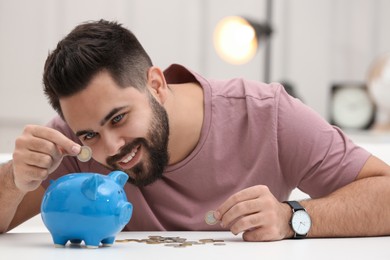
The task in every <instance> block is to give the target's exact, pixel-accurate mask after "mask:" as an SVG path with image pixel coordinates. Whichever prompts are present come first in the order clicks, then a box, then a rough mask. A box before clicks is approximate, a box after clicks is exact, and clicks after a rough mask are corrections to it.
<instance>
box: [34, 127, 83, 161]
mask: <svg viewBox="0 0 390 260" xmlns="http://www.w3.org/2000/svg"><path fill="white" fill-rule="evenodd" d="M26 131H31V134H32V135H33V136H34V137H37V138H41V139H45V140H48V141H50V142H51V143H53V144H56V145H57V147H58V148H59V151H60V152H61V155H77V154H79V153H80V149H81V147H80V145H79V144H77V143H75V142H74V141H72V140H71V139H69V138H68V137H66V136H65V135H63V134H62V133H60V132H59V131H57V130H55V129H52V128H48V127H45V126H27V127H26ZM52 153H53V151H52Z"/></svg>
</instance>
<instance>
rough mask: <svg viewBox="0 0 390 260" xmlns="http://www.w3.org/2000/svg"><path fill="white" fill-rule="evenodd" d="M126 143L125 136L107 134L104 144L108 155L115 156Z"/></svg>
mask: <svg viewBox="0 0 390 260" xmlns="http://www.w3.org/2000/svg"><path fill="white" fill-rule="evenodd" d="M124 145H125V141H124V138H121V137H119V136H116V135H115V134H106V135H105V136H104V146H105V149H104V150H105V151H106V155H107V156H113V155H116V154H118V153H119V152H120V149H121V148H122V147H123V146H124Z"/></svg>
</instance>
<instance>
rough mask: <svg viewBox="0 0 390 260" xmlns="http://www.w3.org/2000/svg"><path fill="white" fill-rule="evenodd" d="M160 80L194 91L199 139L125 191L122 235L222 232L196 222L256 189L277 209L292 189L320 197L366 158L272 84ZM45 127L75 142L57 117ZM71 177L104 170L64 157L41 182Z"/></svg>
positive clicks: (175, 68) (178, 72)
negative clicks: (266, 192)
mask: <svg viewBox="0 0 390 260" xmlns="http://www.w3.org/2000/svg"><path fill="white" fill-rule="evenodd" d="M165 76H166V78H167V81H168V83H185V82H198V83H200V85H201V86H202V88H203V92H204V106H205V110H204V111H205V112H204V113H205V114H204V121H203V126H202V133H201V137H200V140H199V143H198V145H197V146H196V148H195V149H194V151H193V152H192V153H191V154H190V155H189V156H188V157H187V158H185V159H184V160H183V161H181V162H179V163H177V164H175V165H170V166H168V167H166V169H165V172H164V175H163V178H162V179H161V180H158V181H156V182H154V183H153V184H151V185H149V186H146V187H143V188H137V187H135V186H133V185H131V184H126V185H125V191H126V194H127V197H128V200H129V201H130V202H131V203H132V204H133V206H134V212H133V217H132V219H131V220H130V222H129V224H128V225H127V226H126V228H125V230H142V231H148V230H156V231H157V230H222V228H221V227H220V225H214V226H209V225H207V224H206V223H205V221H204V216H205V213H206V212H207V211H208V210H212V209H215V208H217V207H218V206H219V205H220V204H221V203H222V202H224V201H225V200H226V199H227V198H228V197H230V196H231V195H232V194H234V193H236V192H238V191H240V190H242V189H245V188H247V187H251V186H254V185H259V184H261V185H267V186H268V187H269V189H270V191H271V192H272V193H273V194H274V196H275V197H276V198H277V199H278V200H280V201H283V200H286V199H287V198H288V196H289V194H290V193H291V191H292V190H293V189H294V188H296V187H298V188H300V189H301V190H302V191H304V192H306V193H308V194H309V195H310V196H312V197H313V198H316V197H321V196H324V195H327V194H329V193H330V192H332V191H334V190H336V189H338V188H340V187H342V186H344V185H346V184H348V183H350V182H352V181H353V180H354V179H355V178H356V176H357V174H358V173H359V171H360V169H361V168H362V166H363V165H364V163H365V162H366V160H367V159H368V157H369V156H370V154H369V153H368V152H367V151H365V150H364V149H362V148H360V147H358V146H356V145H354V144H353V143H352V142H351V140H350V139H348V137H347V136H345V135H344V134H343V133H342V132H341V131H340V129H338V128H336V127H333V126H331V125H329V124H328V123H327V122H326V121H325V120H324V119H322V118H321V117H320V116H319V115H318V114H317V113H315V112H314V111H313V110H312V109H310V108H309V107H307V106H305V105H304V104H302V103H301V102H300V101H299V100H298V99H295V98H292V97H291V96H289V95H288V94H287V93H286V92H285V91H284V88H283V87H282V86H281V85H280V84H276V83H272V84H264V83H259V82H255V81H248V80H244V79H239V78H238V79H232V80H207V79H205V78H203V77H202V76H200V75H198V74H197V73H195V72H192V71H190V70H188V69H186V68H184V67H182V66H180V65H172V66H170V67H169V68H168V69H167V70H166V71H165ZM49 126H51V127H53V128H55V129H58V130H59V131H61V132H63V133H64V134H65V135H67V136H69V137H70V138H71V139H73V140H78V139H77V137H76V136H75V135H74V134H73V133H72V132H71V130H70V128H69V127H68V126H67V125H66V123H64V122H63V121H62V120H61V119H60V118H59V117H56V118H54V119H53V120H52V121H51V122H50V123H49ZM73 172H97V173H102V174H106V173H108V172H109V170H108V169H106V168H105V167H103V166H101V165H100V164H98V163H97V162H95V161H94V160H91V161H90V162H87V163H81V162H79V161H77V160H76V159H75V158H73V157H65V158H64V160H63V163H62V164H61V165H60V167H59V168H58V169H57V170H56V171H55V172H54V173H53V174H52V175H50V178H49V179H57V178H58V177H60V176H61V175H64V174H67V173H73ZM44 186H45V187H47V186H48V180H47V181H45V183H44Z"/></svg>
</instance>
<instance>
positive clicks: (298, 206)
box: [285, 200, 305, 212]
mask: <svg viewBox="0 0 390 260" xmlns="http://www.w3.org/2000/svg"><path fill="white" fill-rule="evenodd" d="M285 203H287V204H288V205H290V207H291V208H292V210H293V211H294V212H295V211H298V210H305V208H304V207H302V205H301V204H300V203H299V202H298V201H295V200H291V201H285Z"/></svg>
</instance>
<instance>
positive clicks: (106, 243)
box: [102, 237, 115, 247]
mask: <svg viewBox="0 0 390 260" xmlns="http://www.w3.org/2000/svg"><path fill="white" fill-rule="evenodd" d="M114 241H115V237H108V238H105V239H103V240H102V244H103V246H105V247H109V246H112V244H114Z"/></svg>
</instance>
